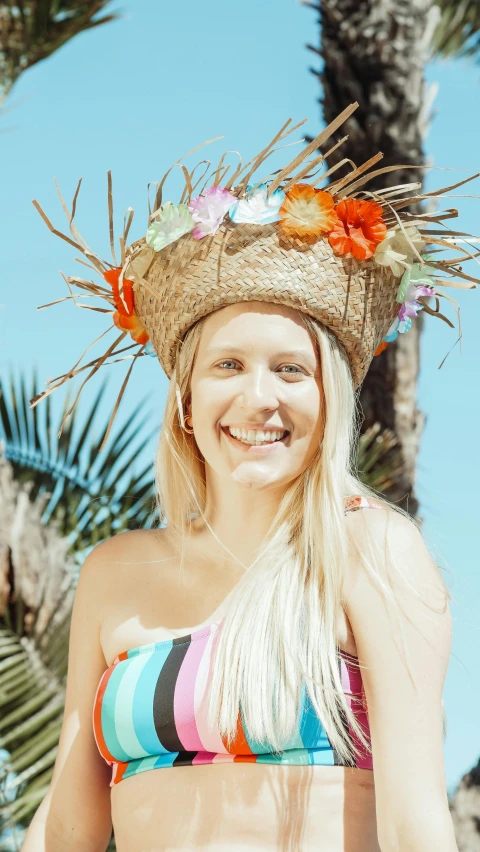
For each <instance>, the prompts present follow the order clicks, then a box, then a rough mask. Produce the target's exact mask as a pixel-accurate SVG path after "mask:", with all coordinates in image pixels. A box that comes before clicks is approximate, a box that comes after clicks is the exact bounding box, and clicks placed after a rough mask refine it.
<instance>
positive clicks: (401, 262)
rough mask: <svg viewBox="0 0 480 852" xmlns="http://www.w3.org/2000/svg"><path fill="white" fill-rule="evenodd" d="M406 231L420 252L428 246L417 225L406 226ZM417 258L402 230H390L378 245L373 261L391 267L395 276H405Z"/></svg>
mask: <svg viewBox="0 0 480 852" xmlns="http://www.w3.org/2000/svg"><path fill="white" fill-rule="evenodd" d="M404 227H405V231H406V233H407V234H408V236H409V238H410V241H411V242H412V243H413V245H414V246H415V248H416V249H417V251H418V252H420V251H421V249H422V248H423V247H424V246H425V245H426V240H424V238H423V237H422V235H421V234H420V232H419V231H418V229H417V228H416V227H415V225H405V226H404ZM415 258H416V254H415V252H414V251H413V249H412V247H411V245H410V243H409V242H408V240H407V238H406V237H405V235H404V233H403V231H402V230H401V229H400V228H390V229H389V230H388V231H387V233H386V236H385V239H383V240H382V242H381V243H379V244H378V246H377V248H376V250H375V253H374V255H373V259H374V260H375V262H376V263H378V264H379V265H380V266H389V267H390V269H391V270H392V272H393V274H394V275H397V276H400V275H403V273H404V272H405V270H406V269H408V268H409V267H410V265H411V263H412V262H413V260H414V259H415Z"/></svg>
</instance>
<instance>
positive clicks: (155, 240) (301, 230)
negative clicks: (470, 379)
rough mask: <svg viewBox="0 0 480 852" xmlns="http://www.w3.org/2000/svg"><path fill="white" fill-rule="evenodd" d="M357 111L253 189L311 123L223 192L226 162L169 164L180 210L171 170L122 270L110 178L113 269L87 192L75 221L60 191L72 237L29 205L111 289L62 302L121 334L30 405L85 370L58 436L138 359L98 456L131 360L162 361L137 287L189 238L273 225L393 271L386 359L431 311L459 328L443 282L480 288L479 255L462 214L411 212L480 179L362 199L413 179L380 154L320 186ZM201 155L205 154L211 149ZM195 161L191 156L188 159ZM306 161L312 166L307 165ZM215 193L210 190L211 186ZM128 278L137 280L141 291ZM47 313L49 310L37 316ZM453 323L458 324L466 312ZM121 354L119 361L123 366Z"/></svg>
mask: <svg viewBox="0 0 480 852" xmlns="http://www.w3.org/2000/svg"><path fill="white" fill-rule="evenodd" d="M357 107H358V103H354V104H351V105H350V106H349V107H347V108H346V109H345V110H344V111H343V112H342V113H341V114H340V115H339V116H337V118H336V119H334V121H333V122H331V123H330V124H329V125H328V126H327V127H326V128H325V129H324V130H323V131H322V132H321V133H320V134H318V136H316V137H315V139H313V140H312V141H311V142H310V143H309V144H308V145H307V146H306V147H305V148H304V149H303V150H302V151H301V152H300V153H299V154H298V155H297V156H296V157H295V158H294V159H293V160H292V161H291V162H289V163H288V164H287V165H286V166H284V167H283V168H282V169H280V170H279V171H277V172H274V173H271V174H270V175H267V176H266V177H265V178H263V179H262V180H261V181H258V182H257V183H252V177H253V175H254V174H255V172H256V171H257V169H258V168H259V166H260V165H262V164H263V162H264V161H265V160H266V159H267V158H268V157H269V156H270V155H271V154H272V153H273V152H274V151H276V150H279V149H278V148H276V147H275V145H276V144H277V143H279V142H281V141H283V140H284V139H285V138H286V137H287V136H288V135H289V134H291V133H292V132H293V131H294V130H296V129H297V128H298V127H300V126H301V125H302V124H304V121H302V122H300V123H299V124H297V125H295V126H294V127H290V126H289V125H290V123H291V119H289V120H288V121H287V122H286V124H285V125H284V126H283V127H282V128H281V129H280V131H279V132H278V133H277V134H276V136H275V137H274V139H273V140H272V141H271V142H270V143H269V145H268V146H267V147H266V148H264V149H263V150H262V151H261V152H260V153H259V154H257V155H256V156H255V157H254V158H253V159H252V160H251V161H250V162H249V163H247V164H246V166H242V163H241V161H240V163H239V165H238V166H237V168H236V169H235V171H234V173H233V174H232V175H231V176H230V178H229V180H227V181H226V182H225V184H223V185H222V182H223V181H225V178H226V175H227V173H228V171H229V169H230V166H229V165H227V164H226V163H225V156H226V155H225V154H223V155H222V157H221V158H220V161H219V163H218V165H217V167H216V168H215V171H214V172H213V174H209V169H210V165H211V164H210V162H209V161H208V160H203V161H201V163H198V164H197V165H196V166H195V167H194V168H193V170H192V171H189V170H188V169H187V168H186V167H185V166H184V164H183V163H182V160H183V159H185V158H181V160H178V161H177V162H176V163H175V164H174V166H177V167H179V168H181V169H182V171H183V175H184V178H185V188H184V190H183V193H182V197H181V199H180V201H179V203H178V204H174V203H173V202H172V201H170V200H168V201H165V202H163V200H162V192H163V186H164V183H165V180H166V178H167V176H168V174H169V173H170V171H171V169H169V170H168V172H167V173H166V175H165V176H164V177H163V178H162V180H161V181H160V184H159V185H157V191H156V197H155V202H154V205H153V210H151V209H150V207H149V217H148V226H147V231H146V235H145V237H144V239H141V240H139V241H137V242H136V243H133V244H131V245H127V238H128V233H129V230H130V226H131V223H132V219H133V210H132V209H131V208H129V211H128V215H127V216H126V217H125V222H124V229H123V235H122V237H121V238H120V251H121V256H120V263H118V262H117V258H116V254H115V247H114V223H113V202H112V181H111V174H110V172H109V173H108V209H109V220H110V222H109V230H110V243H111V249H112V259H113V263H111V262H109V261H106V260H102V259H101V258H100V257H98V256H97V255H96V254H95V253H94V252H92V251H91V249H90V248H89V247H88V245H87V243H86V242H85V241H84V240H83V238H82V237H81V236H80V234H79V232H78V230H77V228H76V226H75V224H74V216H75V210H76V204H77V196H78V191H79V188H80V182H79V184H78V187H77V190H76V192H75V196H74V200H73V204H72V209H71V211H69V210H68V208H67V206H66V204H65V201H64V200H63V198H62V196H61V195H60V192H59V195H60V200H61V203H62V206H63V209H64V212H65V214H66V216H67V219H68V222H69V228H70V233H71V237H70V236H67V235H65V234H63V233H61V232H60V231H58V230H57V229H56V228H54V226H53V225H52V224H51V222H50V221H49V219H48V217H47V216H46V214H45V213H44V211H43V210H42V208H41V207H40V205H39V204H38V202H37V201H34V202H33V203H34V205H35V207H36V208H37V210H38V212H39V213H40V215H41V216H42V218H43V220H44V221H45V223H46V224H47V226H48V228H49V229H50V230H51V231H52V232H53V233H54V234H56V235H57V236H59V237H61V238H62V239H64V240H66V241H67V242H68V243H70V244H71V245H72V246H74V247H75V248H76V249H78V250H79V251H80V252H81V253H82V254H83V255H84V257H85V260H86V261H87V263H86V265H87V266H89V267H90V268H93V270H94V271H95V272H96V273H99V274H100V276H101V277H102V279H103V282H104V283H106V284H108V289H107V288H105V286H102V285H99V284H97V283H95V282H94V281H89V280H86V279H84V278H80V277H79V276H69V277H66V279H65V280H66V282H67V285H68V287H69V291H70V295H69V296H67V297H65V298H66V299H72V300H73V301H74V303H75V304H76V305H78V306H79V307H83V308H87V307H88V308H90V309H92V310H97V311H102V312H104V313H109V314H110V315H111V317H112V322H113V327H116V328H117V329H118V330H119V331H120V335H119V336H118V337H117V339H116V340H115V341H114V343H113V344H111V345H110V346H109V347H108V349H107V350H106V352H105V353H104V354H103V355H102V356H100V357H98V358H96V359H94V360H92V361H90V362H89V363H87V364H81V361H82V359H83V356H82V358H81V359H80V360H79V361H78V362H77V363H76V364H75V365H74V366H73V367H72V368H71V370H69V371H68V373H65V374H63V375H61V376H58V377H57V378H55V379H52V380H50V381H49V382H48V383H47V389H46V390H45V391H43V392H42V393H41V394H39V395H38V396H37V397H35V398H34V399H32V400H31V405H32V406H34V405H36V404H37V403H38V402H39V401H40V400H41V399H43V398H45V396H47V395H48V394H50V393H52V392H53V391H54V390H56V389H57V388H58V387H60V386H61V385H62V384H64V383H65V382H66V381H69V380H70V379H72V378H73V377H74V376H76V375H78V374H79V373H81V372H82V371H84V370H89V372H88V374H87V377H86V378H85V379H84V381H83V382H82V384H81V387H80V390H79V391H78V393H77V396H76V398H75V401H74V403H73V405H72V406H71V407H70V409H69V410H68V411H67V412H66V414H65V417H64V421H63V423H62V427H61V428H63V426H64V424H65V422H66V420H67V418H68V416H69V415H70V413H71V412H72V410H73V408H74V407H75V405H76V402H77V400H78V397H79V395H80V393H81V390H82V388H83V387H84V385H85V383H86V382H87V381H88V380H89V379H90V378H91V377H92V376H93V375H94V373H95V372H96V371H97V370H98V369H99V368H100V367H101V366H103V365H104V364H108V363H112V361H111V360H110V359H112V358H114V360H122V358H130V359H133V360H132V364H131V366H130V368H129V370H128V373H127V376H126V379H125V380H124V382H123V384H122V388H121V391H120V394H119V397H118V399H117V403H116V405H115V407H114V411H113V414H112V417H111V419H110V423H109V427H108V429H107V432H106V434H105V438H104V442H103V444H102V446H103V445H104V444H105V441H106V440H107V437H108V433H109V431H110V428H111V425H112V423H113V418H114V416H115V413H116V411H117V409H118V405H119V402H120V400H121V398H122V395H123V393H124V390H125V387H126V384H127V381H128V378H129V376H130V374H131V370H132V367H133V365H134V363H135V361H136V360H137V358H138V357H139V356H143V355H155V354H156V353H155V351H154V349H153V346H152V345H151V343H150V341H149V335H148V333H147V330H146V329H145V326H144V324H143V323H142V321H141V319H140V317H139V316H138V314H137V313H136V311H135V298H134V291H135V288H136V286H138V285H139V284H141V285H142V286H144V287H145V288H146V290H147V291H148V290H149V289H151V288H149V284H148V281H147V280H145V277H144V276H145V274H146V272H147V270H148V268H149V266H150V264H151V262H152V258H154V257H155V255H157V253H159V252H162V251H163V250H164V249H166V248H167V247H168V246H170V245H171V244H172V243H175V242H176V241H178V240H180V239H181V238H182V237H184V236H185V235H187V234H191V237H192V239H194V240H198V241H199V242H201V241H205V243H206V248H207V250H208V243H209V239H208V238H211V237H213V236H214V235H215V234H216V233H217V231H218V230H219V229H220V228H221V227H222V226H223V227H228V228H229V229H230V228H235V227H236V226H237V225H257V226H262V225H266V226H267V225H268V226H271V224H272V223H277V225H276V229H277V232H278V237H279V240H281V241H282V240H283V241H285V242H286V244H288V243H290V245H294V246H295V247H297V248H298V247H305V248H306V249H308V247H309V246H313V245H315V243H317V242H318V241H319V240H326V241H328V243H329V245H330V247H331V250H332V252H333V253H334V254H336V255H338V256H341V257H350V258H354V259H355V262H358V263H359V264H360V265H361V264H362V263H363V262H365V263H367V262H368V263H369V264H371V263H372V262H373V263H374V264H375V265H377V266H378V267H379V268H381V267H383V268H385V270H386V271H387V270H388V272H389V274H390V275H393V276H394V278H398V279H399V281H398V288H397V293H396V301H397V302H398V303H399V310H398V314H397V316H396V317H395V319H394V321H393V322H392V324H391V326H390V328H388V330H387V333H386V334H385V335H384V338H383V340H382V342H381V343H380V345H379V346H378V347H377V349H376V351H375V352H374V355H379V354H380V352H382V351H383V350H384V349H385V348H386V347H387V346H388V344H389V343H391V342H392V341H394V340H396V338H397V337H398V335H399V334H403V333H405V332H407V331H408V330H409V329H410V328H411V325H412V319H413V318H414V317H416V316H417V314H418V312H419V311H420V310H425V312H427V313H429V314H431V315H433V316H437V317H439V318H440V319H442V320H443V321H445V322H446V323H447V324H448V325H449V326H450V327H453V324H452V323H451V321H450V320H449V319H447V317H445V316H444V315H443V314H442V313H440V311H439V299H440V298H445V299H447V300H448V301H450V302H452V303H453V304H454V305H455V306H457V308H458V304H457V303H456V302H455V300H453V299H452V298H451V297H450V296H448V295H447V294H446V293H444V292H443V290H442V289H441V288H440V287H439V286H438V282H440V284H442V285H444V286H446V287H451V286H454V287H460V288H466V289H470V288H474V287H476V286H477V285H478V283H480V279H478V278H474V277H473V276H471V275H468V274H467V273H465V272H463V271H462V267H461V266H460V263H461V261H462V260H467V259H474V260H475V261H476V262H477V263H478V260H477V253H475V254H472V253H471V252H469V251H468V249H466V248H464V247H460V246H458V245H457V244H456V242H455V237H457V236H462V237H468V236H469V235H468V234H464V233H463V232H459V231H453V230H451V229H450V228H448V226H446V225H443V222H444V220H447V219H450V218H454V217H456V216H457V215H458V212H457V210H455V209H452V208H449V209H447V210H444V211H439V212H435V213H420V214H416V213H410V212H407V211H405V209H404V208H405V207H407V206H409V205H411V204H412V203H418V202H420V201H422V200H424V199H427V198H431V197H437V198H438V197H440V198H441V197H442V196H444V197H452V196H449V195H446V193H447V192H449V191H450V190H453V189H455V188H456V187H458V186H461V185H463V184H465V183H467V182H468V181H470V180H473V179H474V178H476V177H478V174H475V175H472V176H470V177H468V178H466V179H464V180H462V181H459V182H458V183H455V184H453V185H452V186H448V187H444V188H443V189H441V190H437V191H435V192H431V193H421V192H420V193H418V192H417V191H418V190H419V189H421V185H420V184H419V183H411V184H402V185H397V186H394V187H389V188H386V189H384V190H377V191H376V192H370V191H368V190H366V189H365V185H366V184H367V183H368V181H370V180H371V179H372V178H373V177H377V176H379V175H381V174H382V173H385V172H391V171H392V170H394V169H400V168H401V169H402V170H403V169H406V168H418V167H416V166H410V167H409V166H402V167H400V166H397V167H392V166H387V167H385V168H383V169H376V170H373V171H372V170H371V169H372V166H374V165H375V164H376V163H377V162H378V161H379V160H380V159H382V157H383V154H381V153H378V154H375V155H374V156H373V157H371V158H370V159H369V160H368V161H367V162H366V163H363V164H361V165H360V166H358V167H357V166H355V164H352V161H351V160H349V159H347V158H345V159H344V160H341V161H340V162H338V163H337V164H335V165H334V166H332V167H331V168H329V169H328V170H327V171H326V172H323V173H322V174H320V176H318V175H319V172H320V170H321V168H322V165H323V164H324V162H325V161H326V160H328V157H329V155H330V154H331V153H333V151H334V150H336V149H337V148H338V147H339V146H340V145H341V144H343V143H344V142H345V141H346V139H347V138H348V137H347V136H344V137H343V138H342V139H340V140H339V141H338V142H337V143H336V144H334V145H333V146H332V147H331V148H330V150H329V151H327V152H326V153H325V154H319V148H320V147H321V146H322V145H323V144H324V143H325V141H326V139H328V137H329V136H331V135H332V133H334V132H335V131H336V130H337V129H338V128H339V127H340V125H341V124H342V123H343V122H344V121H345V120H346V119H347V118H348V117H349V116H350V115H351V113H352V112H354V110H356V109H357ZM213 141H216V140H210V142H213ZM204 144H205V145H206V144H209V142H207V143H204ZM199 147H201V146H199ZM195 150H197V149H194V151H195ZM189 153H190V154H191V153H193V151H191V152H189ZM227 153H230V152H227ZM186 156H188V155H186ZM310 157H311V159H309V158H310ZM202 163H207V167H206V169H205V170H204V172H203V174H202V176H201V178H200V179H196V177H195V173H196V170H197V168H198V166H200V165H201V164H202ZM343 165H349V166H350V167H351V168H352V171H351V172H349V173H348V174H347V175H346V176H345V177H342V178H340V179H337V180H334V181H333V182H330V183H329V184H328V186H327V187H326V188H318V187H317V186H316V183H319V182H323V181H324V180H325V179H326V178H330V177H331V175H332V174H333V173H334V172H335V171H336V170H337V169H338V168H339V167H341V166H343ZM174 166H172V167H171V168H173V167H174ZM206 175H208V177H206ZM205 178H206V179H205ZM202 180H204V184H203V186H202V187H201V188H200V189H199V190H198V187H199V184H200V183H201V181H202ZM209 183H211V184H212V185H211V186H208V184H209ZM57 189H58V187H57ZM196 190H198V192H196ZM409 190H410V191H412V190H413V193H414V194H413V195H410V196H406V192H407V191H409ZM432 224H433V225H434V226H435V227H434V228H430V227H429V228H426V225H432ZM440 225H442V226H443V230H439V226H440ZM445 234H447V235H448V239H445ZM442 237H443V238H442ZM463 242H464V243H466V242H467V240H463ZM427 246H438V247H439V248H433V249H432V248H430V250H429V252H428V253H425V249H426V247H427ZM445 248H448V249H449V250H450V251H455V252H457V253H458V254H459V256H458V257H456V258H455V257H454V258H449V259H446V260H443V259H436V258H435V257H434V254H435V253H436V252H438V251H441V250H442V249H445ZM85 260H80V263H83V264H85ZM129 276H133V279H134V280H132V278H131V277H129ZM434 276H435V277H434ZM458 279H461V280H460V281H459V280H458ZM72 286H76V287H77V288H78V290H79V291H80V292H77V293H74V292H73V291H72ZM85 294H86V296H87V297H92V296H93V297H97V298H99V299H101V300H103V301H104V302H107V304H108V308H99V307H93V306H91V305H88V304H83V303H81V302H79V301H77V300H78V299H81V298H82V296H85ZM152 295H154V296H156V295H157V294H156V293H153V291H152ZM428 297H434V298H435V299H436V308H435V310H433V309H432V308H431V307H430V306H429V305H428V304H427V303H426V301H425V299H426V298H428ZM59 301H63V299H59V300H56V302H52V303H50V304H56V303H57V302H59ZM48 306H49V305H42V306H41V307H48ZM457 314H458V319H459V323H460V316H459V308H458V310H457ZM110 328H112V326H110ZM108 330H109V329H107V331H108ZM105 333H107V332H105ZM127 335H129V336H130V338H131V341H132V343H131V344H130V345H127V346H123V345H122V344H123V341H124V339H125V337H126V336H127ZM101 337H103V335H101ZM459 338H461V328H459ZM95 342H96V341H95ZM92 345H93V344H92ZM89 349H90V347H88V348H87V350H85V353H84V355H85V354H86V352H87V351H88V350H89ZM131 349H136V352H135V353H130V354H128V355H125V354H124V353H125V352H127V351H129V350H131ZM119 355H121V356H122V358H118V356H119Z"/></svg>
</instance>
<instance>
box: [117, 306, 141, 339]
mask: <svg viewBox="0 0 480 852" xmlns="http://www.w3.org/2000/svg"><path fill="white" fill-rule="evenodd" d="M113 322H114V324H115V325H116V326H117V328H119V329H120V330H121V331H128V332H129V334H130V336H131V337H132V339H133V340H134V341H135V343H147V341H148V334H147V332H146V331H145V328H144V327H143V325H142V323H141V322H140V320H139V318H138V317H137V315H136V314H132V315H131V316H126V315H125V314H121V313H120V311H115V313H114V314H113Z"/></svg>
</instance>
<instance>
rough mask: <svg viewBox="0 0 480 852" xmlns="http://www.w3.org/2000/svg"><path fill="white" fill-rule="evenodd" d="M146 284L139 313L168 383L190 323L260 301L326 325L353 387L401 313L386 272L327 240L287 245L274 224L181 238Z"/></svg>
mask: <svg viewBox="0 0 480 852" xmlns="http://www.w3.org/2000/svg"><path fill="white" fill-rule="evenodd" d="M141 242H142V241H139V243H137V244H136V246H137V247H138V246H139V244H141ZM147 251H148V249H147ZM152 254H153V253H152ZM134 265H135V264H133V266H134ZM126 274H127V275H130V274H131V271H129V269H128V268H127V271H126ZM143 279H144V281H143V282H142V280H141V279H138V278H137V280H136V285H135V307H136V311H137V313H138V315H139V317H140V319H141V321H142V323H143V324H144V326H145V328H146V330H147V332H148V334H149V337H150V340H151V343H152V345H153V347H154V349H155V351H156V353H157V356H158V359H159V361H160V364H161V365H162V367H163V369H164V371H165V373H166V374H167V376H168V377H169V378H171V377H172V374H173V371H174V367H175V354H176V347H177V343H178V342H180V341H181V340H182V339H183V337H184V335H185V333H186V331H187V330H188V328H190V326H191V325H192V324H193V323H194V322H195V321H197V320H199V319H200V318H202V317H204V316H206V315H207V314H209V313H211V312H212V311H215V310H217V309H219V308H221V307H223V306H225V305H230V304H233V303H235V302H244V301H245V302H246V301H256V300H258V301H263V302H274V303H275V304H279V305H286V306H288V307H291V308H295V309H297V310H299V311H302V312H304V313H306V314H309V315H311V316H313V317H315V318H316V319H317V320H319V321H320V322H321V323H323V325H325V326H327V327H328V328H329V329H330V330H331V331H332V332H333V334H334V335H335V336H336V337H337V338H338V339H339V340H340V341H341V343H342V344H343V346H344V348H345V351H346V353H347V356H348V358H349V361H350V366H351V371H352V377H353V381H354V385H355V388H357V387H358V386H359V385H360V384H361V382H362V381H363V379H364V377H365V374H366V372H367V370H368V367H369V364H370V363H371V361H372V358H373V356H374V353H375V351H376V349H377V348H378V346H379V344H380V342H381V341H382V339H383V337H384V336H385V334H386V332H387V330H388V328H389V327H390V325H391V324H392V322H393V320H394V319H395V317H396V316H397V314H398V310H399V304H398V302H396V301H395V297H396V294H397V290H398V284H399V280H400V279H399V278H396V277H395V276H394V275H393V273H392V272H391V270H390V269H388V268H385V267H383V266H379V265H378V264H377V263H375V262H374V261H372V260H369V261H362V262H359V261H357V260H356V259H355V258H354V257H351V256H350V257H343V256H339V255H336V254H335V253H334V251H333V249H332V248H331V246H330V244H329V242H328V240H327V238H326V237H320V238H318V239H317V240H316V242H314V243H313V244H310V245H309V244H305V243H304V242H302V241H300V240H298V239H297V240H293V239H292V240H290V239H288V240H287V239H286V238H285V237H284V236H283V235H282V234H281V232H280V230H279V227H278V225H277V224H276V223H274V224H270V225H245V224H244V225H235V227H232V226H229V225H226V226H225V225H222V227H221V228H220V230H219V231H217V233H216V234H215V235H214V236H210V237H206V238H204V239H203V240H200V241H199V240H196V239H194V237H192V235H191V234H186V235H184V236H183V237H181V238H180V239H179V240H177V241H176V242H175V243H172V244H171V245H169V246H167V247H166V248H164V249H162V251H160V252H157V253H155V254H154V255H153V257H152V261H151V264H150V266H149V268H148V270H147V271H146V272H144V273H143Z"/></svg>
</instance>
